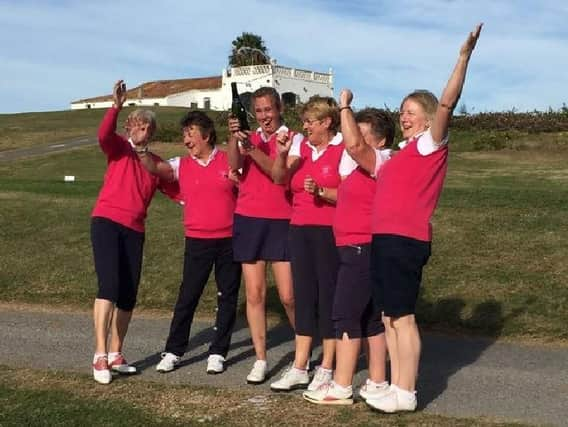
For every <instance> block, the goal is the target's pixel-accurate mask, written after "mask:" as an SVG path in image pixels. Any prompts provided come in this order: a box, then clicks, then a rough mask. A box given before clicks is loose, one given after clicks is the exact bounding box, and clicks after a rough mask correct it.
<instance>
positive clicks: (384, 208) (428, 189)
mask: <svg viewBox="0 0 568 427" xmlns="http://www.w3.org/2000/svg"><path fill="white" fill-rule="evenodd" d="M417 141H418V140H417V139H414V140H412V141H410V142H409V143H408V144H407V145H406V146H405V147H404V148H403V149H402V150H401V151H400V152H399V153H398V154H397V155H396V156H394V157H393V158H392V159H391V160H389V161H388V162H387V163H386V164H385V165H384V166H383V167H382V168H381V169H380V170H379V172H378V175H377V187H376V193H375V199H374V203H373V227H372V231H373V234H394V235H399V236H405V237H410V238H413V239H417V240H422V241H425V242H429V241H431V240H432V225H431V224H430V219H431V217H432V214H433V213H434V209H436V205H437V204H438V200H439V198H440V194H441V192H442V186H443V184H444V178H445V176H446V170H447V165H448V146H447V145H444V146H442V147H440V148H439V149H438V150H436V151H434V152H433V153H431V154H429V155H427V156H423V155H422V154H420V153H419V152H418V149H417V145H416V143H417Z"/></svg>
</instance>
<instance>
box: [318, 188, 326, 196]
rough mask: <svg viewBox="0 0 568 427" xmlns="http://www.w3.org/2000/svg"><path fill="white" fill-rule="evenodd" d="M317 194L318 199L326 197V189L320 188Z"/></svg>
mask: <svg viewBox="0 0 568 427" xmlns="http://www.w3.org/2000/svg"><path fill="white" fill-rule="evenodd" d="M317 194H318V197H323V196H324V195H325V188H323V187H318V191H317Z"/></svg>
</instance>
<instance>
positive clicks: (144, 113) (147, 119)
mask: <svg viewBox="0 0 568 427" xmlns="http://www.w3.org/2000/svg"><path fill="white" fill-rule="evenodd" d="M128 118H129V119H130V120H139V121H141V122H142V123H148V124H149V125H150V128H151V129H152V133H153V132H154V131H155V130H156V113H154V112H153V111H152V110H142V109H138V110H134V111H133V112H132V113H130V114H129V115H128Z"/></svg>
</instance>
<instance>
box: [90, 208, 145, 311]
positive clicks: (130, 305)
mask: <svg viewBox="0 0 568 427" xmlns="http://www.w3.org/2000/svg"><path fill="white" fill-rule="evenodd" d="M91 242H92V244H93V255H94V258H95V271H96V272H97V278H98V283H99V291H98V293H97V298H100V299H106V300H109V301H112V302H113V303H115V304H116V306H117V307H118V308H120V309H121V310H125V311H132V310H133V309H134V306H135V305H136V296H137V295H138V284H139V283H140V272H141V270H142V251H143V249H144V233H142V232H139V231H135V230H132V229H131V228H128V227H125V226H124V225H121V224H118V223H116V222H114V221H112V220H110V219H107V218H102V217H93V219H92V220H91Z"/></svg>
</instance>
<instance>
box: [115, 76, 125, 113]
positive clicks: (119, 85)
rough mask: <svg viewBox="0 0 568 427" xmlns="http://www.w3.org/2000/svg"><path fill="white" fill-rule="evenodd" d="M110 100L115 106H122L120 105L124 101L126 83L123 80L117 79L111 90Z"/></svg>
mask: <svg viewBox="0 0 568 427" xmlns="http://www.w3.org/2000/svg"><path fill="white" fill-rule="evenodd" d="M112 101H113V102H114V105H115V107H116V108H122V105H123V104H124V102H125V101H126V84H125V83H124V80H118V81H117V82H116V83H115V84H114V88H113V90H112Z"/></svg>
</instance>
